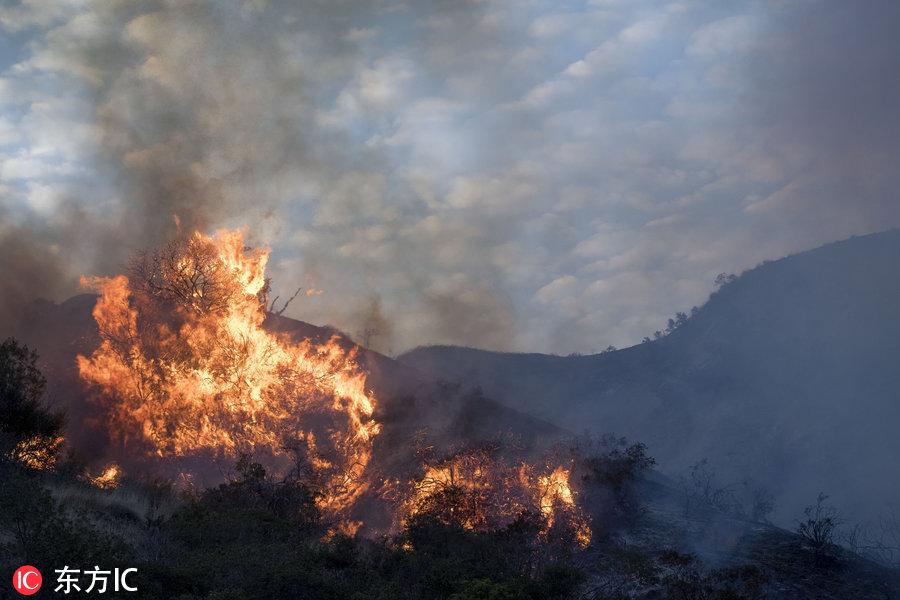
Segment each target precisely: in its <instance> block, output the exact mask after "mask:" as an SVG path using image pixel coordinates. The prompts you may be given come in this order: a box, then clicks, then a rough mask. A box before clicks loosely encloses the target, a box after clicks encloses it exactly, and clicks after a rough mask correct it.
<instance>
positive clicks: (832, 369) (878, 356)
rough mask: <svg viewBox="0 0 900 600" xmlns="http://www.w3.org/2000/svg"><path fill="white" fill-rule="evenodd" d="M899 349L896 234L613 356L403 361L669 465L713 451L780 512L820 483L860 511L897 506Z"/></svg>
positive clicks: (824, 256)
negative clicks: (627, 440)
mask: <svg viewBox="0 0 900 600" xmlns="http://www.w3.org/2000/svg"><path fill="white" fill-rule="evenodd" d="M898 356H900V230H889V231H886V232H882V233H879V234H871V235H867V236H861V237H856V238H850V239H848V240H844V241H841V242H835V243H832V244H828V245H825V246H822V247H819V248H816V249H813V250H809V251H806V252H803V253H800V254H795V255H792V256H788V257H785V258H782V259H778V260H775V261H766V262H764V263H762V264H760V265H759V266H757V267H755V268H753V269H749V270H747V271H745V272H744V273H742V274H741V276H739V277H737V278H736V279H735V280H734V281H731V282H730V283H727V284H726V285H724V286H722V287H721V288H720V289H719V290H717V291H716V292H714V293H713V294H712V295H711V296H710V298H709V300H708V301H707V302H706V303H705V304H704V305H703V306H702V307H701V308H699V309H698V311H697V312H696V314H694V315H693V316H692V317H691V318H690V319H688V321H687V322H686V323H684V324H683V325H682V326H680V327H677V328H676V329H675V330H674V331H672V332H671V333H670V334H669V335H666V336H664V337H663V338H661V339H658V340H654V341H651V342H648V343H642V344H638V345H636V346H631V347H629V348H625V349H622V350H617V351H613V352H606V353H602V354H594V355H588V356H572V357H563V356H552V355H544V354H534V353H532V354H515V353H497V352H490V351H482V350H470V349H464V348H458V347H446V346H433V347H424V348H418V349H415V350H412V351H410V352H407V353H404V354H402V355H400V356H399V357H398V360H399V361H400V362H401V363H404V364H407V365H410V366H414V367H415V368H416V369H418V370H419V371H420V372H423V373H425V374H427V375H429V376H431V377H435V378H439V379H446V380H448V381H460V382H466V383H467V384H468V385H470V386H472V387H478V388H480V389H482V390H483V391H484V393H485V394H486V395H487V396H489V397H491V398H494V399H496V400H498V401H500V402H502V403H505V404H507V405H508V406H511V407H514V408H516V409H518V410H522V411H524V412H526V413H529V414H532V415H535V416H537V417H539V418H544V419H547V420H549V421H550V422H552V423H555V424H557V425H560V426H562V427H567V428H570V429H575V430H576V431H577V430H581V429H583V428H588V429H592V430H601V431H615V432H617V433H621V434H623V435H627V436H629V437H631V438H634V439H640V440H643V441H646V442H647V443H648V444H649V446H650V449H651V453H652V454H653V455H654V456H657V457H659V458H660V462H661V464H662V465H663V467H664V468H667V469H668V470H669V471H670V472H684V471H685V470H686V469H687V467H688V466H689V465H690V464H693V463H694V462H696V461H698V460H700V459H702V458H704V457H709V458H710V459H711V460H712V461H714V462H715V463H716V464H717V467H718V468H719V470H720V474H721V475H722V476H723V477H724V478H725V479H726V480H728V481H743V480H746V479H750V480H753V481H754V482H755V483H754V484H756V485H760V486H764V487H767V488H770V489H772V490H773V491H774V492H775V493H776V496H778V498H779V504H780V506H781V510H780V511H779V512H778V513H777V516H778V517H780V519H781V521H782V522H787V521H788V520H789V519H790V518H791V517H792V516H795V515H796V514H797V511H798V510H800V509H801V508H802V507H803V506H805V505H806V504H809V499H810V498H812V497H814V496H815V494H816V493H818V492H819V491H825V492H827V493H832V494H834V495H835V500H836V501H838V500H839V501H840V502H839V503H840V504H841V505H843V507H844V508H845V510H846V511H847V512H848V514H851V515H853V518H858V519H860V520H863V519H867V518H873V517H874V516H875V515H877V514H878V513H879V510H881V508H880V507H879V506H876V505H877V504H879V503H880V502H879V500H878V499H880V500H881V501H882V502H883V501H897V500H900V481H897V479H898V478H896V477H891V476H890V473H891V472H892V470H891V466H892V465H896V464H897V462H898V461H900V442H898V441H896V439H897V438H900V436H897V435H896V429H897V424H898V423H900V406H898V405H900V402H898V401H897V400H898V398H900V369H897V368H896V363H897V357H898ZM835 424H840V426H838V425H835ZM798 482H802V485H801V484H799V483H798ZM835 488H836V489H835Z"/></svg>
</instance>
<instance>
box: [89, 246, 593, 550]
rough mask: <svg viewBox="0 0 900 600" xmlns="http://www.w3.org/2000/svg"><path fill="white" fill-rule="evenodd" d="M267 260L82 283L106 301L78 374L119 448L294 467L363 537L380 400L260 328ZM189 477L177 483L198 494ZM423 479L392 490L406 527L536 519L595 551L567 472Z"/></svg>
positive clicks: (463, 462)
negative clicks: (356, 512)
mask: <svg viewBox="0 0 900 600" xmlns="http://www.w3.org/2000/svg"><path fill="white" fill-rule="evenodd" d="M268 257H269V254H268V251H266V250H262V249H254V248H248V247H246V246H245V245H244V240H243V235H242V233H241V232H240V231H233V230H222V231H219V232H217V233H215V234H213V235H204V234H202V233H199V232H195V233H193V234H192V235H190V236H188V237H185V238H183V239H181V240H179V241H177V242H174V243H172V244H170V245H168V246H166V247H165V248H163V249H160V250H157V251H154V252H151V253H143V254H139V255H137V257H136V258H135V259H134V261H133V262H132V265H131V267H130V269H129V274H128V276H126V275H119V276H116V277H111V278H104V277H94V278H84V279H83V283H84V285H85V286H87V287H90V288H92V289H95V290H96V291H98V292H99V294H100V296H99V298H98V300H97V303H96V305H95V307H94V310H93V316H94V319H95V320H96V322H97V326H98V330H99V334H100V340H101V343H100V346H99V347H98V348H97V349H96V350H95V351H94V352H93V354H91V356H90V357H85V356H78V370H79V373H80V375H81V377H82V379H83V380H84V381H85V382H87V383H88V384H90V385H92V386H94V387H95V389H96V390H97V391H98V392H99V393H98V394H97V396H98V399H99V400H100V401H101V402H102V403H103V406H104V407H105V409H106V410H105V413H106V418H107V420H108V427H109V432H110V435H111V437H112V439H113V440H115V441H117V442H119V443H121V444H122V445H123V446H125V447H127V448H128V450H129V452H130V453H133V452H135V451H137V452H139V453H143V455H144V456H148V457H156V458H158V459H163V460H166V459H176V460H177V459H179V458H181V457H185V458H190V457H202V456H210V455H211V456H215V457H226V458H235V457H237V456H238V455H239V454H242V453H250V454H253V455H254V456H260V454H263V455H266V454H267V455H268V456H270V457H273V458H279V457H280V458H287V457H288V455H290V457H291V458H293V466H294V468H295V472H297V473H302V474H303V478H304V479H303V481H304V483H306V484H307V485H309V486H310V487H311V488H312V490H313V491H314V492H315V493H316V502H317V504H318V506H319V508H320V509H321V510H322V512H323V513H324V514H325V515H326V516H330V517H332V518H333V519H332V521H333V523H334V526H333V527H332V528H330V529H329V532H330V535H334V534H336V533H338V532H340V533H344V534H348V535H354V534H355V533H356V532H357V531H358V530H359V528H360V526H361V525H362V522H361V521H358V520H354V519H353V518H351V514H350V509H351V508H352V507H353V506H354V505H355V503H356V501H357V500H358V499H359V498H360V496H361V495H362V494H364V493H365V492H366V490H367V489H368V487H369V479H372V478H374V475H372V474H371V473H370V474H368V475H367V473H366V470H367V467H368V465H369V462H370V460H371V458H372V447H373V440H374V439H375V437H376V436H377V435H378V433H379V431H380V424H379V423H378V422H376V420H375V419H374V418H373V414H374V412H375V407H376V399H375V397H374V396H373V395H372V394H370V393H369V392H367V390H366V375H365V372H364V371H363V370H362V369H361V368H360V367H359V365H358V364H357V360H356V359H357V356H356V350H355V348H354V349H350V350H348V349H345V347H344V346H342V344H341V340H340V339H339V338H337V337H335V338H332V339H331V340H329V341H328V342H326V343H315V342H313V341H311V340H303V341H300V342H296V341H294V340H291V339H289V338H288V337H287V336H286V335H278V334H275V333H272V332H270V331H268V330H267V329H266V328H265V327H264V326H263V325H264V321H265V319H266V316H267V311H266V307H267V304H268V290H269V283H268V280H267V278H266V276H265V269H266V264H267V262H268ZM183 466H184V465H183V464H182V465H180V466H179V467H178V468H179V470H180V472H181V474H180V477H181V478H182V480H183V481H184V482H187V484H189V485H193V481H194V477H193V474H192V472H191V470H190V467H188V469H187V470H184V469H183V468H182V467H183ZM423 471H424V472H423V475H422V476H421V478H417V479H413V480H411V481H407V482H403V483H401V482H400V481H394V482H391V483H389V484H386V483H385V482H384V480H383V479H382V480H381V481H382V483H381V484H380V485H382V486H385V485H386V486H387V489H388V490H389V491H390V494H389V495H391V496H392V498H393V499H391V500H390V502H392V503H394V505H395V506H397V514H396V516H395V520H396V523H395V524H397V525H402V524H403V523H406V522H408V521H409V519H410V518H412V517H414V516H415V515H417V514H419V513H422V512H425V511H429V512H430V513H432V514H438V515H441V514H443V516H444V517H446V518H447V519H449V520H453V521H454V522H457V523H460V524H461V525H462V526H463V527H466V528H469V529H473V530H484V529H491V528H496V527H503V526H505V525H507V524H509V523H511V522H512V521H513V520H515V519H516V518H518V517H519V516H520V515H523V514H525V513H529V514H532V515H538V516H539V517H540V518H541V519H542V521H543V524H544V528H543V533H545V534H546V533H548V532H549V531H551V529H553V528H554V527H556V526H557V525H562V526H566V527H568V530H569V531H572V532H573V535H574V536H575V538H576V539H577V541H578V542H579V543H580V544H581V545H582V546H586V545H587V544H588V543H589V541H590V534H591V531H590V527H589V526H588V520H587V518H586V517H585V515H584V514H583V513H581V512H580V510H579V508H578V507H577V506H576V502H575V493H574V492H573V490H572V489H571V487H570V484H569V474H570V469H567V468H565V467H563V466H556V467H554V466H553V465H551V464H549V463H545V464H543V465H542V466H534V465H530V464H528V463H525V462H522V461H512V460H511V459H503V458H500V457H499V456H498V455H496V454H495V453H491V452H489V451H468V452H458V453H456V454H455V455H454V456H452V457H451V458H449V459H446V460H443V461H440V462H427V463H426V464H425V465H424V467H423ZM118 477H119V467H118V466H117V465H111V466H109V467H108V468H107V469H106V470H105V471H104V472H103V473H102V474H101V475H99V476H96V477H92V478H90V482H91V483H92V484H94V485H96V486H98V487H115V486H116V485H117V481H118ZM382 491H383V490H382ZM379 493H380V492H379ZM377 495H378V493H376V496H377ZM382 498H387V495H382Z"/></svg>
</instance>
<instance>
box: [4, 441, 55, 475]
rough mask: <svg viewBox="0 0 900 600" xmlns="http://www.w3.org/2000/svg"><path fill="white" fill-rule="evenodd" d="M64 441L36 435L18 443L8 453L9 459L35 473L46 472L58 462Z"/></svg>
mask: <svg viewBox="0 0 900 600" xmlns="http://www.w3.org/2000/svg"><path fill="white" fill-rule="evenodd" d="M64 441H65V439H64V438H63V437H60V436H56V437H50V436H46V435H36V436H33V437H30V438H26V439H24V440H22V441H20V442H19V443H18V444H16V445H15V447H14V448H13V449H12V451H11V452H10V458H12V459H13V460H16V461H18V462H19V463H21V464H23V465H25V466H26V467H28V468H29V469H34V470H36V471H47V470H50V469H52V468H53V467H55V466H56V463H57V462H58V461H59V450H60V448H61V447H62V445H63V442H64Z"/></svg>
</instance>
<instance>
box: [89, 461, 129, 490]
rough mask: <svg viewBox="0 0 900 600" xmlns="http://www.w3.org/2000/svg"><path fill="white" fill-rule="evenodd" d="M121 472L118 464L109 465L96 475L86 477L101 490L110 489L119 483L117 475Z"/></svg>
mask: <svg viewBox="0 0 900 600" xmlns="http://www.w3.org/2000/svg"><path fill="white" fill-rule="evenodd" d="M121 474H122V472H121V469H119V466H118V465H115V464H113V465H109V466H108V467H106V468H105V469H103V472H102V473H100V474H99V475H97V476H96V477H90V476H89V477H88V478H87V479H88V483H90V484H91V485H92V486H94V487H97V488H100V489H101V490H112V489H115V488H116V487H118V485H119V476H120V475H121Z"/></svg>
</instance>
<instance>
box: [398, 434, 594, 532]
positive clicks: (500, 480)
mask: <svg viewBox="0 0 900 600" xmlns="http://www.w3.org/2000/svg"><path fill="white" fill-rule="evenodd" d="M423 469H424V474H423V475H422V477H421V478H419V479H417V480H413V481H411V482H409V484H408V487H409V489H407V490H405V491H404V492H402V494H401V496H402V498H403V501H402V503H401V510H400V515H401V518H402V519H403V520H404V521H406V522H408V521H409V520H410V519H413V518H415V517H417V516H419V515H427V516H428V517H429V518H431V519H435V520H437V521H439V522H441V523H443V524H445V525H449V524H456V525H458V526H460V527H462V528H464V529H469V530H474V531H493V530H499V529H502V528H504V527H508V526H509V525H510V524H511V523H513V522H514V521H516V520H517V519H520V518H521V517H522V516H523V515H529V514H530V515H535V516H536V517H537V518H538V519H539V520H540V522H541V531H542V533H543V534H544V535H547V534H548V533H549V532H550V531H551V530H555V531H557V532H564V533H563V537H566V538H568V539H570V540H575V541H577V543H578V545H580V546H581V547H586V546H587V545H588V544H589V543H590V540H591V529H590V524H589V522H588V519H587V517H586V515H585V514H584V513H583V512H582V511H581V509H580V508H579V507H578V506H577V504H576V502H575V496H574V492H573V491H572V488H571V486H570V484H569V474H570V471H571V467H568V468H567V467H565V466H563V465H559V464H556V465H555V466H554V461H552V460H550V459H547V460H545V461H543V464H540V463H539V464H538V465H533V464H529V463H527V462H525V461H523V460H521V459H516V458H515V457H511V456H506V455H505V454H504V453H503V452H502V448H501V446H500V445H498V444H493V445H492V444H486V445H484V446H481V447H477V448H465V449H462V450H459V451H457V452H454V453H452V454H450V455H449V456H445V457H443V458H440V459H430V460H427V461H426V463H425V465H424V466H423Z"/></svg>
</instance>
